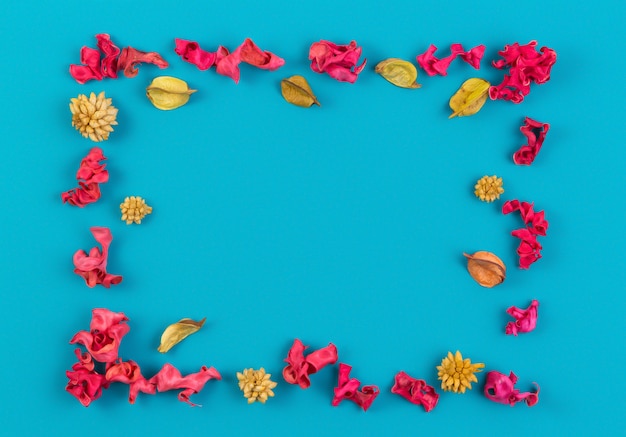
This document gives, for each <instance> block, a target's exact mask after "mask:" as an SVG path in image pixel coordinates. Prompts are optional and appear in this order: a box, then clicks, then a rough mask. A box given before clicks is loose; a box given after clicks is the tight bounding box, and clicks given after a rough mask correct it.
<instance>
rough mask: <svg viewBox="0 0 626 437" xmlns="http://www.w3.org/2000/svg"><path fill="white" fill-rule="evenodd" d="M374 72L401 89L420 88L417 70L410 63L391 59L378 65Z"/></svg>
mask: <svg viewBox="0 0 626 437" xmlns="http://www.w3.org/2000/svg"><path fill="white" fill-rule="evenodd" d="M374 71H375V72H376V73H378V74H380V75H381V76H382V77H384V78H385V79H386V80H387V81H389V82H391V83H392V84H394V85H395V86H398V87H400V88H420V87H421V85H420V84H418V83H417V68H415V65H413V64H411V63H410V62H408V61H404V60H402V59H397V58H389V59H386V60H384V61H381V62H379V63H378V65H376V68H374Z"/></svg>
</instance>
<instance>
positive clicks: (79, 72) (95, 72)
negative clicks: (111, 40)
mask: <svg viewBox="0 0 626 437" xmlns="http://www.w3.org/2000/svg"><path fill="white" fill-rule="evenodd" d="M80 63H81V64H82V65H75V64H71V65H70V74H71V75H72V77H73V78H74V79H76V82H78V83H80V84H84V83H85V82H87V81H89V80H92V79H95V80H102V76H103V75H102V72H101V71H100V52H99V51H98V50H96V49H92V48H90V47H86V46H84V47H82V48H81V49H80Z"/></svg>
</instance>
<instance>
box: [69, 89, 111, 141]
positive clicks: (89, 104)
mask: <svg viewBox="0 0 626 437" xmlns="http://www.w3.org/2000/svg"><path fill="white" fill-rule="evenodd" d="M111 102H112V100H111V99H110V98H106V96H105V95H104V91H102V92H101V93H100V94H98V96H97V97H96V94H95V93H93V92H92V93H91V94H90V95H89V98H87V96H86V95H84V94H79V95H78V97H76V98H72V99H70V111H71V113H72V126H74V128H75V129H76V130H77V131H79V132H80V134H81V135H82V136H83V137H85V138H89V139H90V140H91V141H95V142H99V141H103V140H108V139H109V133H110V132H113V127H112V126H115V125H116V124H117V121H115V117H116V116H117V108H116V107H114V106H113V105H112V103H111Z"/></svg>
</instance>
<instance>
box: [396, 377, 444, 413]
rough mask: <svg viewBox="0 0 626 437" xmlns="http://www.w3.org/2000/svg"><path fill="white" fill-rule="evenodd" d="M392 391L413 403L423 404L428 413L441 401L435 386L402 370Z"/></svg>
mask: <svg viewBox="0 0 626 437" xmlns="http://www.w3.org/2000/svg"><path fill="white" fill-rule="evenodd" d="M391 392H392V393H395V394H398V395H400V396H402V397H403V398H404V399H406V400H407V401H409V402H411V403H413V404H416V405H421V406H423V407H424V410H426V412H427V413H428V412H429V411H431V410H432V409H433V408H435V406H436V405H437V402H438V401H439V395H438V394H437V392H436V391H435V389H434V387H431V386H430V385H428V384H426V381H424V380H423V379H415V378H413V377H411V376H409V375H408V374H406V373H405V372H402V371H401V372H398V373H397V374H396V376H395V382H394V385H393V387H391Z"/></svg>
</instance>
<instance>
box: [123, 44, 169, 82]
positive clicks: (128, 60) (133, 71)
mask: <svg viewBox="0 0 626 437" xmlns="http://www.w3.org/2000/svg"><path fill="white" fill-rule="evenodd" d="M138 64H154V65H156V66H157V67H159V68H161V69H163V68H167V67H168V65H169V64H168V63H167V61H166V60H165V59H163V58H162V57H161V55H159V54H158V53H156V52H142V51H141V50H137V49H134V48H132V47H124V48H123V49H122V53H121V54H120V57H119V58H118V60H117V69H118V70H124V76H126V77H135V76H137V73H139V70H138V69H137V65H138Z"/></svg>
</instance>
